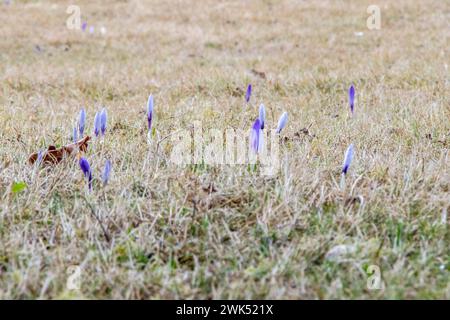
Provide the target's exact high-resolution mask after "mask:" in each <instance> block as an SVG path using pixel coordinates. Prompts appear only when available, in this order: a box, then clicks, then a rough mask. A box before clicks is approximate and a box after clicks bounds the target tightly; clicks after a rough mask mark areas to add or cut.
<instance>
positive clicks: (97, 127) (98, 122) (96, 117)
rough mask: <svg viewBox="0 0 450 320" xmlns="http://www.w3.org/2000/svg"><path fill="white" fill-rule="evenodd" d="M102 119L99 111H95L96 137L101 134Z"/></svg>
mask: <svg viewBox="0 0 450 320" xmlns="http://www.w3.org/2000/svg"><path fill="white" fill-rule="evenodd" d="M101 126H102V124H101V119H100V114H99V113H98V112H96V113H95V117H94V134H95V136H96V137H98V135H99V134H100V131H101Z"/></svg>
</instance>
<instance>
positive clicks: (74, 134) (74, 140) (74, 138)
mask: <svg viewBox="0 0 450 320" xmlns="http://www.w3.org/2000/svg"><path fill="white" fill-rule="evenodd" d="M77 141H78V130H77V127H73V143H77Z"/></svg>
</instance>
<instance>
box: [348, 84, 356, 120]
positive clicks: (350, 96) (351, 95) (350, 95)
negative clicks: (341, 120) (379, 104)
mask: <svg viewBox="0 0 450 320" xmlns="http://www.w3.org/2000/svg"><path fill="white" fill-rule="evenodd" d="M348 102H349V104H350V111H351V112H352V114H353V110H354V107H355V87H354V86H353V85H351V86H350V89H348Z"/></svg>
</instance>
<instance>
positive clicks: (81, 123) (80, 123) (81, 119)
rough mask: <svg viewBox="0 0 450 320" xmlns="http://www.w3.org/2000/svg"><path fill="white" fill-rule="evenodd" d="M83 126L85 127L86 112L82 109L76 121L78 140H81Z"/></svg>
mask: <svg viewBox="0 0 450 320" xmlns="http://www.w3.org/2000/svg"><path fill="white" fill-rule="evenodd" d="M85 125H86V111H85V110H84V109H81V111H80V117H79V119H78V130H79V132H80V138H83V134H84V127H85Z"/></svg>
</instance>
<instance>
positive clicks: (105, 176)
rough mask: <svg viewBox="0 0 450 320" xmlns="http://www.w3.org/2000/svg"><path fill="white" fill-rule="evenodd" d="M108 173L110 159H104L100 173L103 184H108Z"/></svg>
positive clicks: (109, 170) (109, 171)
mask: <svg viewBox="0 0 450 320" xmlns="http://www.w3.org/2000/svg"><path fill="white" fill-rule="evenodd" d="M110 173H111V161H109V160H106V163H105V167H104V168H103V173H102V181H103V185H106V184H108V181H109V175H110Z"/></svg>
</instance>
